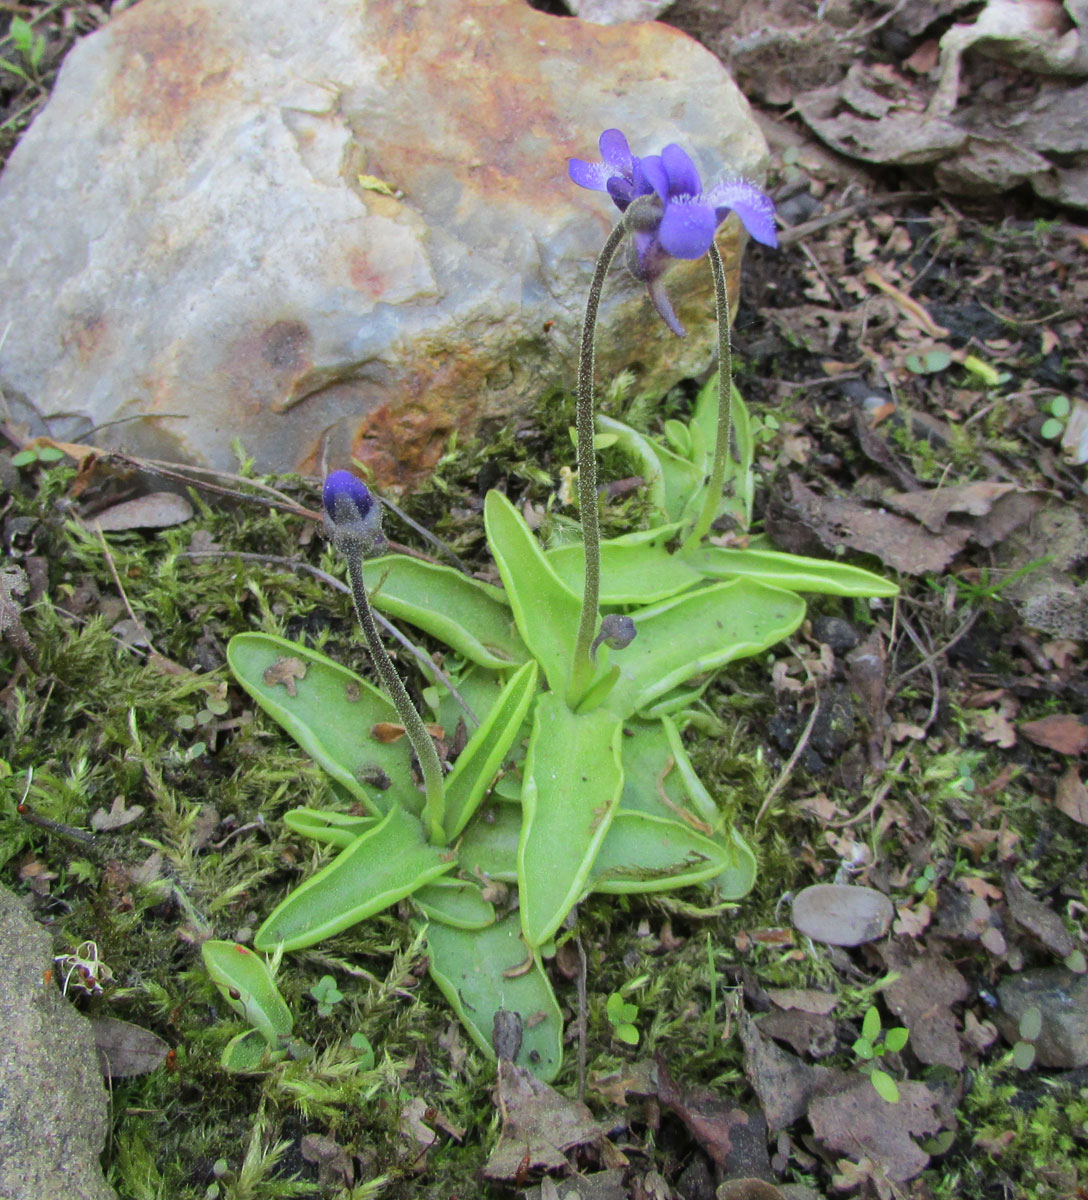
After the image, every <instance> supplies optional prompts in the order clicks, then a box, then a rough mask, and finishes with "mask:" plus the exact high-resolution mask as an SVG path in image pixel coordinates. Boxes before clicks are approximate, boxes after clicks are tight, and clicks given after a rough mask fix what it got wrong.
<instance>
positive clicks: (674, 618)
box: [605, 579, 805, 717]
mask: <svg viewBox="0 0 1088 1200" xmlns="http://www.w3.org/2000/svg"><path fill="white" fill-rule="evenodd" d="M804 615H805V603H804V601H803V600H801V599H800V598H799V597H798V596H796V595H795V594H794V593H792V592H786V591H783V590H782V589H780V588H772V587H768V586H766V585H765V584H761V583H757V582H755V581H754V580H748V579H734V580H732V581H730V582H728V583H717V584H712V585H711V586H709V587H705V588H700V589H699V590H698V591H695V592H689V593H686V594H684V595H682V596H679V597H677V598H675V599H672V600H667V601H665V602H664V603H662V604H660V605H657V606H656V607H650V608H645V609H638V610H636V611H635V612H633V613H631V616H632V617H633V618H634V622H635V628H636V629H637V630H638V638H637V641H636V642H635V644H634V646H632V650H634V649H635V648H636V647H637V653H625V654H622V655H621V654H617V655H616V663H617V665H618V666H619V668H620V679H619V682H618V683H617V684H616V686H615V687H614V688H613V689H612V691H611V692H610V693H609V695H608V698H607V699H606V700H605V705H606V706H607V707H608V708H610V709H611V710H612V711H613V712H614V713H616V714H617V715H618V716H621V717H628V716H630V715H631V714H632V713H635V712H638V711H639V710H641V709H643V708H646V707H647V706H648V705H650V704H652V703H653V702H654V701H655V700H657V699H658V698H659V697H661V696H663V695H664V694H665V693H666V692H668V691H671V690H672V689H673V688H674V687H676V686H678V685H679V684H682V683H685V682H686V681H687V680H689V679H691V678H692V677H693V676H695V675H701V674H704V673H706V672H709V671H713V670H716V669H717V668H719V667H722V666H724V665H725V664H726V663H728V662H732V661H733V660H734V659H738V658H745V657H747V656H749V655H752V654H759V653H761V652H762V651H764V650H766V649H768V648H769V647H771V646H773V645H775V643H777V642H780V641H781V640H782V639H783V638H785V637H788V636H789V635H790V634H791V633H793V631H794V630H795V629H796V628H797V627H798V626H799V625H800V624H801V621H802V619H803V618H804Z"/></svg>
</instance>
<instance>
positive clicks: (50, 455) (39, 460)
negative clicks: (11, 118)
mask: <svg viewBox="0 0 1088 1200" xmlns="http://www.w3.org/2000/svg"><path fill="white" fill-rule="evenodd" d="M0 65H7V64H5V63H4V60H3V59H0ZM63 457H64V451H63V450H58V449H57V448H56V446H28V447H27V448H26V449H25V450H20V451H19V453H18V454H14V455H12V458H11V465H12V466H13V467H32V466H42V467H51V466H52V465H53V464H54V463H58V462H60V460H61V459H62V458H63Z"/></svg>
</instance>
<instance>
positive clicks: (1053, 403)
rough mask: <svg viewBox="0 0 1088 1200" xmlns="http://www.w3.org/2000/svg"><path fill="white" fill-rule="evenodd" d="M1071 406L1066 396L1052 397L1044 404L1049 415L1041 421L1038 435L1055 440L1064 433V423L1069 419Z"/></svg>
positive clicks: (1051, 440) (1049, 440)
mask: <svg viewBox="0 0 1088 1200" xmlns="http://www.w3.org/2000/svg"><path fill="white" fill-rule="evenodd" d="M1071 407H1072V406H1071V405H1070V403H1069V397H1068V396H1054V397H1052V398H1051V400H1050V402H1049V403H1048V404H1047V405H1046V411H1047V412H1048V413H1050V416H1049V417H1047V419H1046V420H1045V421H1044V422H1043V425H1042V428H1041V429H1040V430H1039V436H1040V437H1044V438H1046V439H1047V441H1048V442H1056V441H1057V440H1058V438H1060V437H1061V436H1062V434H1063V433H1065V423H1066V421H1067V420H1068V419H1069V411H1070V408H1071Z"/></svg>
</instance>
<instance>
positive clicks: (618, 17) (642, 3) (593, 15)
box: [566, 0, 675, 25]
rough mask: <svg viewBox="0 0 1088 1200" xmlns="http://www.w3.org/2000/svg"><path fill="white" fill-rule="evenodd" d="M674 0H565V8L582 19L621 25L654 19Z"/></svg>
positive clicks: (599, 23)
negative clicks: (627, 22) (626, 22)
mask: <svg viewBox="0 0 1088 1200" xmlns="http://www.w3.org/2000/svg"><path fill="white" fill-rule="evenodd" d="M674 2H675V0H566V4H567V8H569V9H570V11H571V12H572V13H574V15H575V16H576V17H581V18H582V20H583V21H595V22H596V23H597V24H598V25H621V24H623V23H624V22H625V21H656V20H657V18H658V17H659V16H661V14H662V13H663V12H664V11H665V9H667V8H671V7H672V6H673V3H674Z"/></svg>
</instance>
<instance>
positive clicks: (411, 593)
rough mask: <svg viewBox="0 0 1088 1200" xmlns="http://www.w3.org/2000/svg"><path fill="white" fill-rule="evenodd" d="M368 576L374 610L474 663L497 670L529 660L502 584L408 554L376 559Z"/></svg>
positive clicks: (367, 569)
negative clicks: (487, 581)
mask: <svg viewBox="0 0 1088 1200" xmlns="http://www.w3.org/2000/svg"><path fill="white" fill-rule="evenodd" d="M363 577H364V579H365V580H366V586H367V591H368V593H369V595H370V602H371V604H373V605H374V607H375V608H377V609H380V610H381V611H382V612H384V613H387V614H388V615H389V616H391V617H399V618H401V619H402V620H404V621H407V622H409V624H411V625H414V626H415V627H416V628H417V629H422V630H423V631H424V632H426V633H429V634H431V636H432V637H436V638H438V639H439V640H440V641H443V642H445V643H446V645H447V646H449V647H450V648H451V649H453V650H456V651H457V653H458V654H461V655H463V656H464V657H465V658H467V659H468V660H469V661H470V662H474V663H478V664H479V665H480V666H482V667H490V668H492V669H493V670H497V669H500V668H503V667H510V666H513V665H516V664H518V663H523V662H524V661H525V660H526V658H528V651H527V650H526V649H525V645H524V643H523V642H522V640H521V638H520V637H519V636H518V633H517V630H516V629H515V628H514V622H513V614H512V613H511V612H510V606H509V605H508V604H507V603H506V597H505V596H504V594H503V592H502V589H501V588H497V587H492V586H491V585H490V584H487V583H483V582H481V581H480V580H478V579H472V578H471V577H470V576H468V575H464V574H462V573H461V572H460V571H457V570H454V568H453V567H448V566H445V565H444V564H441V563H429V562H423V561H422V560H420V559H417V558H409V557H408V555H406V554H388V555H384V556H383V557H381V558H374V559H371V560H370V561H369V562H368V563H367V564H366V565H365V567H364V569H363Z"/></svg>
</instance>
